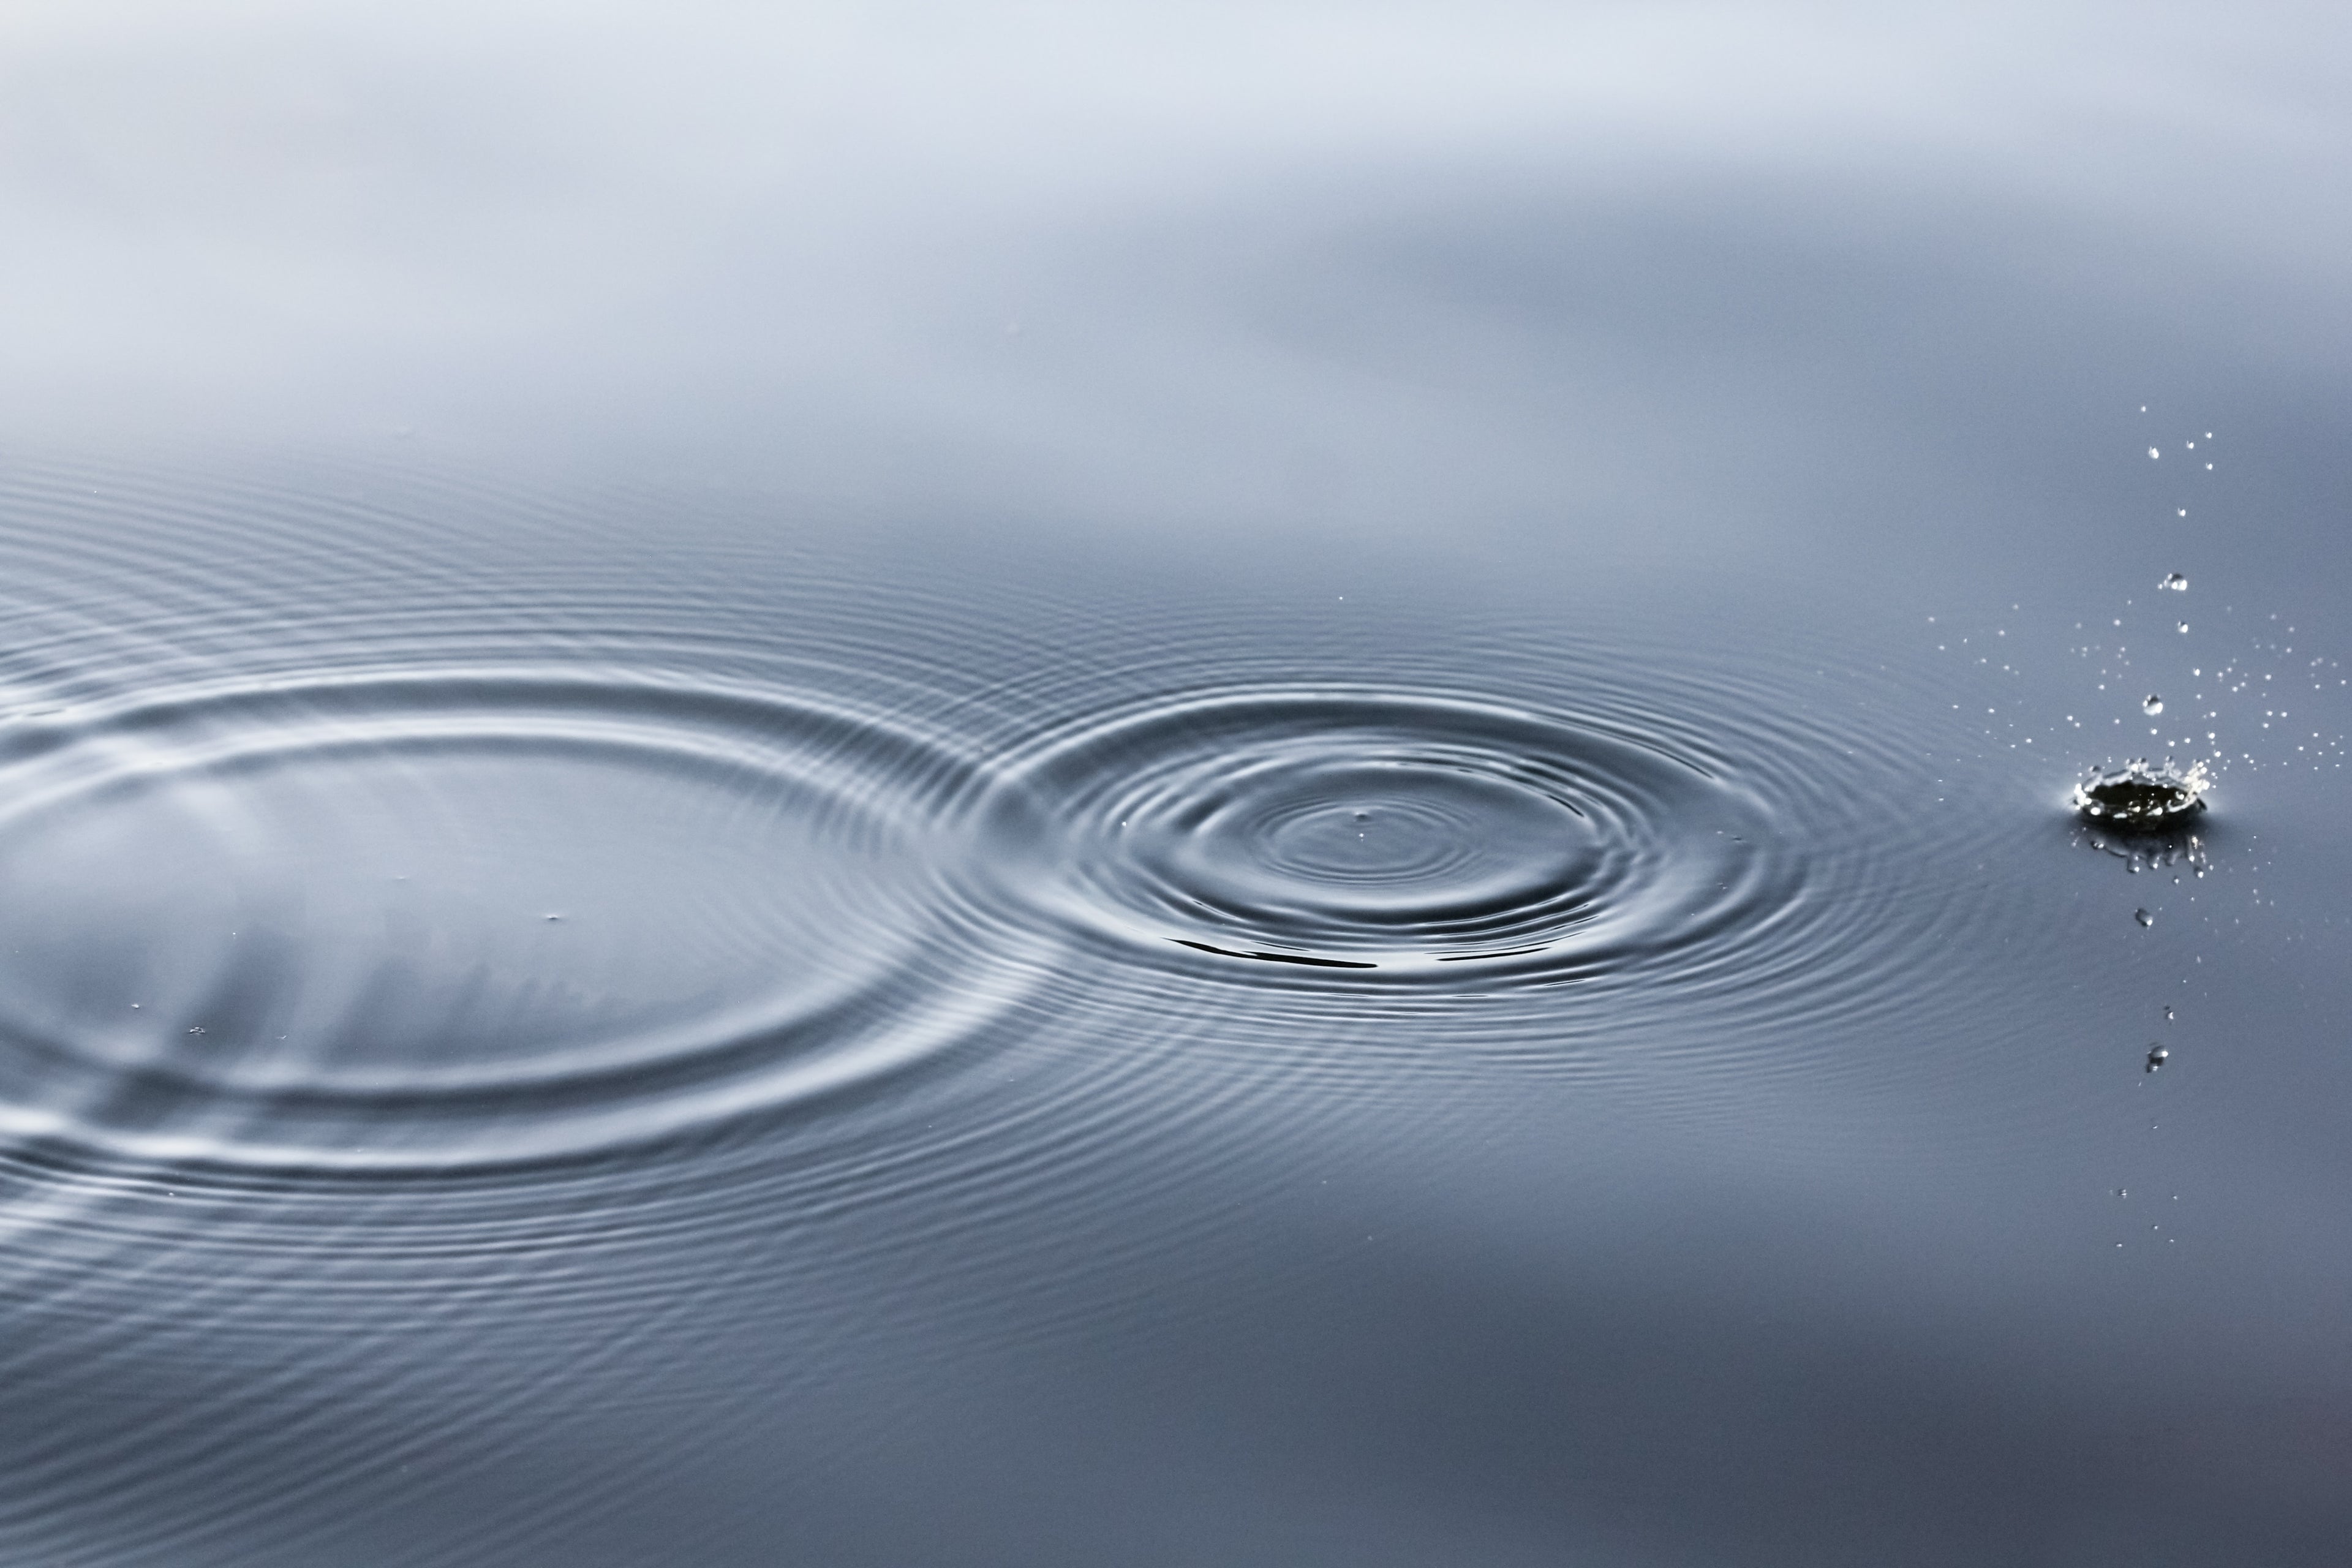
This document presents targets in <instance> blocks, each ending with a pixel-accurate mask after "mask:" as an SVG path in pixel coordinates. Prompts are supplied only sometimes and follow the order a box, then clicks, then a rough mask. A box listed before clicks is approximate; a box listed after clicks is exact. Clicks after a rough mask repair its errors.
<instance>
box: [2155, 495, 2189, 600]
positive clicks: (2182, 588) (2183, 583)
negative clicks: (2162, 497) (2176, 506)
mask: <svg viewBox="0 0 2352 1568" xmlns="http://www.w3.org/2000/svg"><path fill="white" fill-rule="evenodd" d="M2180 515H2181V516H2183V517H2187V516H2188V515H2189V514H2188V513H2187V512H2185V511H2184V512H2182V513H2181V514H2180ZM2157 586H2158V587H2159V588H2169V589H2171V590H2172V591H2173V592H2174V593H2176V594H2186V593H2187V592H2189V577H2188V574H2185V573H2180V572H2168V573H2166V574H2164V581H2163V582H2161V583H2158V584H2157Z"/></svg>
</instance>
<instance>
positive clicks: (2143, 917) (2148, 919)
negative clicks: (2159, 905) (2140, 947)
mask: <svg viewBox="0 0 2352 1568" xmlns="http://www.w3.org/2000/svg"><path fill="white" fill-rule="evenodd" d="M2132 919H2134V920H2136V921H2139V923H2140V924H2141V925H2143V926H2152V925H2154V924H2155V923H2156V917H2155V916H2154V915H2152V914H2149V913H2148V912H2147V910H2133V911H2132Z"/></svg>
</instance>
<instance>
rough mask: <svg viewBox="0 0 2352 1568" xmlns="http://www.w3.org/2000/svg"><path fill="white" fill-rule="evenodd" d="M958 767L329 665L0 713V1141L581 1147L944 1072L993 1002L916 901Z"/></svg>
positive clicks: (595, 1148) (744, 715) (524, 684)
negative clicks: (942, 1055) (910, 1071)
mask: <svg viewBox="0 0 2352 1568" xmlns="http://www.w3.org/2000/svg"><path fill="white" fill-rule="evenodd" d="M974 776H975V775H974V773H973V769H972V766H971V763H970V761H969V760H968V759H967V758H965V757H963V756H961V754H959V753H958V752H957V751H956V750H955V748H954V747H953V746H952V745H951V744H950V743H948V742H944V741H942V740H940V738H938V737H936V736H931V735H928V734H923V733H919V732H917V731H915V730H914V729H912V728H910V727H908V726H906V725H904V724H899V723H894V722H892V721H889V720H887V718H885V717H883V716H881V715H877V714H876V713H872V712H866V711H860V710H854V709H851V708H847V707H840V706H830V705H828V704H827V703H825V702H824V701H823V700H818V699H814V698H810V697H805V696H801V695H796V694H788V693H778V692H773V691H764V690H757V689H740V690H735V689H723V688H713V687H711V686H709V684H707V683H702V684H698V685H697V686H695V687H693V688H691V689H689V688H686V687H683V686H667V685H665V684H663V683H661V682H659V681H657V680H649V679H635V678H625V677H617V676H614V677H598V678H582V677H569V676H564V675H560V674H547V673H543V672H530V671H524V672H517V673H494V674H486V673H482V672H479V671H467V672H464V673H460V674H452V675H424V674H402V675H387V676H373V677H351V676H346V677H336V678H332V679H328V678H320V679H313V680H310V681H291V682H282V683H277V684H269V685H259V686H257V685H251V684H247V685H245V686H238V687H226V688H219V689H195V690H184V691H178V692H173V693H168V694H162V695H156V694H145V693H142V694H137V695H133V696H129V697H125V698H122V699H121V700H112V701H98V702H93V703H89V704H87V705H81V706H75V707H68V708H63V709H52V710H47V711H40V710H35V711H29V712H19V713H17V714H15V715H11V716H9V718H8V720H7V721H6V722H5V724H0V889H5V890H6V897H5V899H0V1128H5V1131H7V1132H8V1133H10V1134H11V1135H14V1136H17V1137H22V1138H31V1139H37V1140H41V1141H45V1142H55V1143H58V1144H62V1145H65V1146H67V1147H68V1148H79V1149H82V1150H85V1151H95V1152H101V1153H107V1154H111V1155H116V1156H122V1157H139V1158H148V1159H164V1160H174V1161H181V1162H196V1163H212V1164H221V1165H227V1166H233V1167H264V1168H274V1169H282V1168H288V1167H292V1168H297V1169H301V1170H310V1171H319V1172H338V1171H343V1172H362V1173H378V1172H398V1171H403V1170H411V1169H415V1168H420V1167H426V1168H432V1167H450V1166H458V1167H465V1166H477V1165H482V1164H494V1163H512V1162H529V1161H543V1160H548V1159H560V1158H570V1157H579V1156H583V1155H590V1154H594V1153H598V1152H604V1151H607V1150H610V1149H612V1148H614V1147H616V1146H619V1145H622V1144H627V1143H637V1142H644V1141H646V1140H648V1139H658V1138H664V1137H670V1136H676V1135H679V1134H682V1133H687V1132H691V1131H697V1130H699V1129H704V1128H707V1127H709V1126H711V1125H713V1124H714V1123H717V1122H719V1121H725V1120H727V1119H730V1118H735V1117H740V1116H742V1115H745V1114H749V1113H752V1112H759V1111H772V1110H780V1109H782V1108H785V1107H790V1106H795V1105H799V1104H801V1103H803V1102H805V1101H808V1100H812V1099H813V1098H814V1097H817V1096H819V1095H824V1094H827V1093H830V1092H833V1091H836V1090H840V1089H846V1088H852V1087H856V1086H858V1085H863V1084H869V1083H872V1082H874V1081H875V1080H877V1079H879V1078H880V1077H882V1076H884V1075H886V1074H888V1073H891V1072H893V1071H896V1070H898V1069H899V1068H905V1067H908V1066H909V1065H911V1064H913V1063H915V1062H919V1061H921V1060H924V1059H926V1058H930V1057H933V1056H935V1055H936V1054H938V1053H939V1052H940V1051H942V1050H944V1049H946V1048H948V1047H950V1046H951V1045H952V1044H953V1043H954V1042H956V1041H957V1040H959V1039H961V1038H963V1037H966V1036H967V1035H968V1034H969V1032H970V1031H971V1029H972V1028H973V1027H975V1026H977V1025H978V1024H979V1023H980V1022H982V1020H984V1019H985V1018H986V1017H987V1016H991V1014H992V1012H993V1011H994V1010H995V1009H997V1008H999V1007H1000V1006H1002V1005H1003V1003H1004V1002H1005V1001H1006V1000H1007V993H1006V989H1005V987H1006V984H1009V982H1007V980H1006V977H1007V976H1009V975H1013V974H1017V973H1019V971H1018V968H1017V966H1000V967H999V968H997V969H995V970H992V971H989V972H987V973H981V972H980V966H979V965H978V964H977V963H976V961H975V957H974V954H973V952H972V944H971V941H970V940H969V933H965V932H955V931H949V930H947V929H946V928H945V926H944V925H943V921H942V911H943V910H946V909H948V908H949V907H950V904H951V900H949V899H947V898H946V897H944V896H943V894H942V892H941V889H942V886H943V884H944V882H945V881H946V880H947V879H950V878H951V877H953V876H955V875H957V874H958V868H959V866H960V865H961V859H962V844H963V837H962V835H961V833H960V832H959V830H958V829H957V828H956V826H954V824H955V820H956V814H955V812H954V810H953V809H952V807H953V806H954V804H955V802H956V801H957V800H958V798H959V797H960V796H961V795H962V794H964V793H966V792H967V791H968V790H969V789H970V787H971V781H972V779H973V777H974Z"/></svg>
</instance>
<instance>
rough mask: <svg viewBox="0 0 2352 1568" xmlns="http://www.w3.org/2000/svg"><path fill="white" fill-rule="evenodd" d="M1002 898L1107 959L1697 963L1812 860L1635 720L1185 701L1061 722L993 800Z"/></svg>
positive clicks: (1302, 964) (1344, 969)
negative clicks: (1797, 859)
mask: <svg viewBox="0 0 2352 1568" xmlns="http://www.w3.org/2000/svg"><path fill="white" fill-rule="evenodd" d="M986 818H987V821H988V825H989V831H990V833H991V834H992V841H993V844H994V846H995V850H994V852H993V853H992V854H991V855H990V856H988V857H987V859H988V863H989V865H990V866H991V868H993V869H996V870H997V871H998V872H999V873H1000V874H1002V875H1003V877H1004V878H1005V886H1004V892H1005V894H1006V896H1007V897H1009V898H1011V899H1013V900H1017V901H1019V902H1020V903H1022V904H1024V905H1025V906H1026V907H1027V908H1029V909H1031V910H1034V911H1036V913H1037V915H1038V916H1039V917H1040V918H1042V919H1044V920H1045V921H1050V922H1052V923H1053V924H1055V925H1056V926H1058V927H1059V928H1060V929H1062V930H1063V931H1066V932H1068V933H1070V934H1072V935H1074V936H1076V937H1077V938H1078V939H1079V940H1080V941H1082V942H1086V943H1087V944H1089V945H1090V946H1091V947H1093V948H1094V949H1096V950H1097V951H1101V950H1105V949H1116V950H1118V951H1120V952H1124V953H1125V955H1126V956H1127V957H1128V958H1129V959H1130V960H1138V961H1141V962H1145V963H1153V964H1157V965H1163V966H1172V967H1178V968H1182V969H1185V970H1188V971H1193V972H1199V971H1201V970H1202V969H1203V968H1204V967H1206V966H1209V965H1213V964H1215V963H1226V964H1228V965H1231V966H1232V969H1231V971H1230V973H1234V974H1236V975H1240V974H1245V973H1246V974H1249V975H1250V976H1251V977H1252V978H1253V979H1259V978H1265V977H1267V975H1266V972H1267V971H1269V970H1270V969H1272V968H1274V967H1276V966H1280V967H1281V968H1282V969H1284V970H1285V971H1287V972H1289V974H1290V976H1291V977H1292V978H1294V979H1295V980H1296V981H1297V982H1300V983H1307V984H1313V983H1317V982H1321V983H1325V984H1342V985H1346V984H1409V985H1431V984H1435V985H1442V986H1446V987H1460V986H1465V985H1472V984H1496V983H1503V984H1509V983H1523V982H1543V981H1559V980H1567V979H1575V978H1580V977H1591V976H1598V975H1603V974H1609V973H1626V972H1630V971H1633V970H1637V969H1641V968H1644V967H1648V966H1651V965H1654V964H1658V963H1667V962H1672V961H1676V960H1685V961H1686V960H1688V959H1689V957H1690V955H1691V954H1692V953H1693V952H1694V951H1695V950H1699V949H1704V948H1706V946H1708V945H1709V944H1711V943H1716V942H1720V941H1722V940H1723V939H1724V938H1725V937H1726V936H1727V933H1731V932H1734V931H1739V930H1741V929H1743V928H1755V927H1759V926H1761V925H1762V924H1764V923H1766V922H1768V921H1770V920H1771V919H1772V918H1774V915H1775V913H1776V911H1778V910H1781V909H1783V908H1784V907H1785V906H1787V905H1788V904H1789V903H1790V901H1791V900H1793V898H1794V896H1795V894H1796V891H1797V889H1798V887H1799V885H1800V884H1801V878H1802V871H1801V868H1800V867H1798V866H1796V865H1794V864H1793V863H1791V862H1790V860H1789V859H1788V858H1785V857H1778V856H1776V855H1774V854H1773V853H1772V847H1771V838H1772V832H1771V827H1772V817H1771V812H1770V810H1769V806H1768V803H1767V802H1766V801H1764V800H1763V799H1762V798H1760V797H1759V795H1756V794H1754V793H1753V792H1751V791H1749V790H1748V789H1746V788H1744V787H1742V786H1740V785H1739V784H1736V783H1734V782H1733V781H1731V780H1729V779H1727V778H1726V777H1723V776H1721V775H1720V774H1719V773H1717V772H1716V771H1714V770H1712V769H1710V767H1709V766H1708V765H1707V764H1706V762H1705V761H1704V760H1703V759H1701V758H1698V757H1696V756H1692V755H1687V754H1684V753H1682V752H1678V751H1677V750H1675V749H1674V748H1673V747H1671V746H1669V745H1666V744H1664V743H1661V742H1658V741H1657V740H1654V739H1653V738H1650V737H1647V736H1643V735H1641V734H1638V733H1636V732H1633V731H1630V730H1627V729H1625V728H1623V727H1622V726H1620V725H1612V724H1611V723H1607V722H1603V721H1595V720H1587V719H1579V718H1576V717H1572V716H1569V715H1564V714H1557V713H1547V712H1541V711H1538V710H1531V709H1521V708H1515V707H1510V706H1507V705H1502V704H1497V703H1491V702H1486V701H1482V700H1475V699H1471V698H1465V697H1458V696H1447V695H1415V694H1409V693H1397V692H1391V691H1369V690H1349V689H1290V688H1272V689H1268V688H1257V689H1246V690H1240V691H1233V690H1227V691H1217V692H1212V693H1207V694H1193V695H1188V696H1183V697H1179V698H1175V699H1172V700H1161V701H1157V702H1153V703H1150V704H1149V705H1147V706H1144V707H1141V708H1139V709H1132V710H1125V711H1121V712H1118V713H1115V714H1112V715H1110V716H1108V717H1107V718H1103V719H1100V720H1098V721H1095V722H1092V723H1088V724H1086V725H1084V726H1082V727H1079V728H1076V729H1075V730H1073V731H1064V732H1062V733H1059V734H1056V735H1054V736H1050V737H1048V738H1046V739H1045V741H1044V742H1040V743H1039V744H1037V745H1036V746H1034V748H1032V749H1031V750H1030V751H1029V752H1027V753H1026V754H1024V755H1023V756H1021V757H1019V758H1017V759H1013V760H1012V761H1011V762H1010V763H1009V764H1008V765H1007V769H1006V774H1005V777H1004V779H1003V783H1002V784H1000V786H999V787H998V788H997V790H996V791H995V792H994V794H993V795H992V799H991V802H990V805H989V806H988V809H987V811H986Z"/></svg>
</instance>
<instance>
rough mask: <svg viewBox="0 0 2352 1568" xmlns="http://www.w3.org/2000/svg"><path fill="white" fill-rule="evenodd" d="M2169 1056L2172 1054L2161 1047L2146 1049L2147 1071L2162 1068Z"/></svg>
mask: <svg viewBox="0 0 2352 1568" xmlns="http://www.w3.org/2000/svg"><path fill="white" fill-rule="evenodd" d="M2171 1056H2172V1053H2171V1052H2170V1051H2168V1050H2166V1049H2165V1048H2164V1047H2162V1046H2150V1047H2148V1048H2147V1070H2148V1071H2150V1072H2154V1071H2155V1070H2156V1069H2157V1068H2160V1067H2162V1066H2163V1065H2164V1064H2165V1063H2166V1062H2167V1061H2168V1060H2169V1059H2170V1058H2171Z"/></svg>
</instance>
